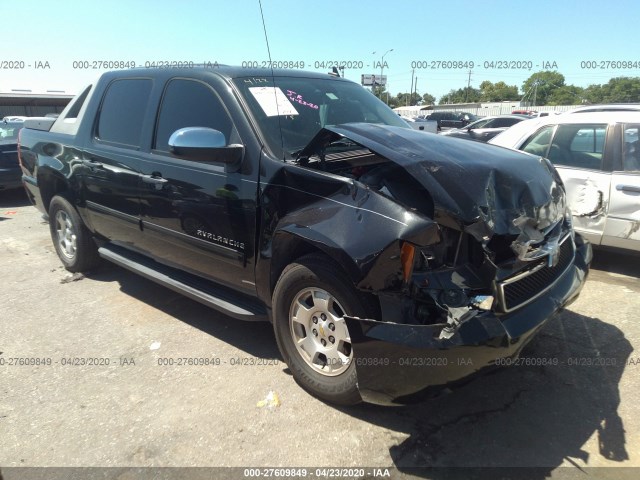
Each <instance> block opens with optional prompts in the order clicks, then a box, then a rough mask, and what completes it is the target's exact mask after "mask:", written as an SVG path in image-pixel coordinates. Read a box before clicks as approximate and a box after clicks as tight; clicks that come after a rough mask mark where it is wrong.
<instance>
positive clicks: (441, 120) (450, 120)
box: [426, 112, 480, 131]
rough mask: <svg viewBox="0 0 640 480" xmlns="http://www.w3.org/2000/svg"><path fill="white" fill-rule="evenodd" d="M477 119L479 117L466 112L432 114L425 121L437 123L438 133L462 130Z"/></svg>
mask: <svg viewBox="0 0 640 480" xmlns="http://www.w3.org/2000/svg"><path fill="white" fill-rule="evenodd" d="M479 118H480V117H479V116H477V115H474V114H473V113H468V112H433V113H431V114H429V115H427V117H426V119H427V120H435V121H437V122H438V131H441V130H444V129H447V128H462V127H464V126H465V125H468V124H470V123H471V122H475V121H476V120H478V119H479Z"/></svg>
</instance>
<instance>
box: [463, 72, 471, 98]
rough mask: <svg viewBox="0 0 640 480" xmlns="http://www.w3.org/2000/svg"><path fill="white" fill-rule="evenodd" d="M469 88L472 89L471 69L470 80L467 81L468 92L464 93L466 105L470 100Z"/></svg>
mask: <svg viewBox="0 0 640 480" xmlns="http://www.w3.org/2000/svg"><path fill="white" fill-rule="evenodd" d="M469 88H471V69H469V80H468V81H467V91H466V92H464V101H465V103H466V102H467V100H468V99H469Z"/></svg>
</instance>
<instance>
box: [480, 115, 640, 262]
mask: <svg viewBox="0 0 640 480" xmlns="http://www.w3.org/2000/svg"><path fill="white" fill-rule="evenodd" d="M639 135H640V111H636V112H634V111H613V112H595V113H589V112H584V113H581V114H580V115H575V114H569V113H567V114H563V115H553V116H548V117H542V118H534V119H532V120H525V121H523V122H520V123H517V124H516V125H514V126H513V127H511V128H509V129H507V130H505V131H504V132H503V133H501V134H499V135H497V136H496V137H494V138H492V139H491V140H490V141H489V142H488V143H490V144H492V145H498V146H502V147H507V148H511V149H514V150H522V151H524V152H527V153H531V154H533V155H539V156H542V157H546V158H548V159H549V160H550V161H551V163H553V164H554V165H555V167H556V169H557V170H558V173H559V174H560V176H561V177H562V180H563V182H564V184H565V186H566V189H567V201H568V202H569V206H570V208H571V213H572V215H573V224H574V228H575V229H576V230H577V231H578V232H580V233H582V234H583V235H584V236H585V237H586V238H587V239H588V240H590V241H591V242H592V243H593V244H594V245H603V246H610V247H617V248H626V249H633V250H640V146H639V143H638V139H639Z"/></svg>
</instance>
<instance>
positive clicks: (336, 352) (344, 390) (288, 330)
mask: <svg viewBox="0 0 640 480" xmlns="http://www.w3.org/2000/svg"><path fill="white" fill-rule="evenodd" d="M373 312H374V307H373V302H371V301H370V299H368V298H366V297H364V296H363V295H362V294H360V292H358V291H357V290H356V289H355V288H354V286H353V284H352V283H351V282H350V280H349V279H348V278H347V277H346V275H344V274H343V273H342V271H341V269H340V267H339V266H338V265H335V264H333V263H332V262H331V261H330V260H329V259H328V258H326V257H324V256H321V255H315V254H314V255H307V256H305V257H302V258H301V259H299V260H297V261H296V263H292V264H291V265H289V266H287V267H286V268H285V269H284V271H283V272H282V275H281V276H280V279H279V280H278V283H277V284H276V288H275V289H274V292H273V324H274V330H275V335H276V340H277V342H278V347H279V348H280V352H281V353H282V356H283V357H284V360H285V362H286V363H287V365H288V366H289V368H290V370H291V372H292V374H293V377H294V378H295V379H296V381H297V382H298V383H299V384H300V385H301V386H302V387H303V388H304V389H305V390H307V391H309V392H310V393H312V394H313V395H315V396H317V397H319V398H321V399H324V400H327V401H329V402H331V403H335V404H340V405H354V404H357V403H360V402H361V401H362V398H361V397H360V393H359V392H358V387H357V381H358V379H357V375H356V368H355V363H354V361H353V350H352V345H351V333H353V332H349V330H348V328H347V324H346V322H345V320H344V316H345V315H347V316H355V317H361V318H371V316H372V315H374V313H373Z"/></svg>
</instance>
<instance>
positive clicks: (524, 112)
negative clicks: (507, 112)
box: [511, 110, 538, 117]
mask: <svg viewBox="0 0 640 480" xmlns="http://www.w3.org/2000/svg"><path fill="white" fill-rule="evenodd" d="M536 113H538V111H537V110H514V111H513V112H511V115H528V116H529V117H533V116H534V115H535V114H536Z"/></svg>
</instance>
